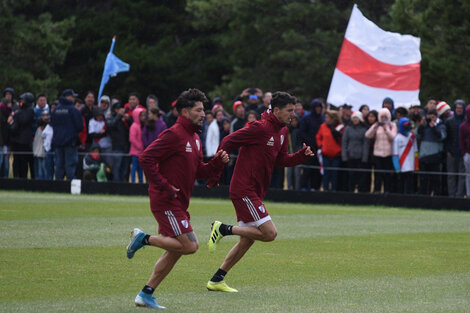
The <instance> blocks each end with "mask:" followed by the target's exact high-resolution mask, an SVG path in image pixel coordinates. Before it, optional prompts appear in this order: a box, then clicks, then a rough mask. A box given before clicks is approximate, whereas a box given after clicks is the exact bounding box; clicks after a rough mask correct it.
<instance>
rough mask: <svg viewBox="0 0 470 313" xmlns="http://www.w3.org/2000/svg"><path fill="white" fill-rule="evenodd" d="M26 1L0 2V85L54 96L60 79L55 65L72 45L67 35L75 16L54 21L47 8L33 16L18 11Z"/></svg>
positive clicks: (63, 57) (60, 62) (61, 60)
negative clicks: (0, 14)
mask: <svg viewBox="0 0 470 313" xmlns="http://www.w3.org/2000/svg"><path fill="white" fill-rule="evenodd" d="M28 3H29V2H28V1H14V2H13V1H12V2H10V1H3V2H1V3H0V11H1V12H2V17H0V47H2V48H1V58H0V86H11V87H14V88H15V89H16V90H17V91H18V92H21V93H22V92H25V91H27V90H31V91H33V92H46V93H48V94H49V95H51V96H55V95H56V92H57V88H58V86H59V83H60V80H61V79H60V75H59V71H58V69H59V66H60V65H62V63H63V62H64V60H65V57H66V53H67V49H68V47H70V45H71V42H72V40H71V38H69V37H68V36H67V35H68V33H69V31H70V30H71V29H72V28H73V26H74V24H75V18H74V17H70V18H66V19H63V20H61V21H53V19H52V15H51V14H50V13H47V12H46V13H41V14H40V15H39V16H37V17H36V16H35V17H32V18H31V17H26V16H25V15H23V14H19V12H21V8H22V6H23V5H27V4H28Z"/></svg>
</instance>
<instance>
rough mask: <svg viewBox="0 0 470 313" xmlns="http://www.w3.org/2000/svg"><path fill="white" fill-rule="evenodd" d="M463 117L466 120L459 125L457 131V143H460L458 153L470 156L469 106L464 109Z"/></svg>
mask: <svg viewBox="0 0 470 313" xmlns="http://www.w3.org/2000/svg"><path fill="white" fill-rule="evenodd" d="M465 116H466V117H467V120H466V121H465V122H463V123H462V125H460V129H459V141H460V153H461V155H462V156H463V155H465V153H469V154H470V105H469V106H467V108H466V109H465Z"/></svg>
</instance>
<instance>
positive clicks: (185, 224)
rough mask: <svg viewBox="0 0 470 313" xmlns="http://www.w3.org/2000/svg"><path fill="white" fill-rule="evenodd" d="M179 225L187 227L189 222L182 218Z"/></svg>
mask: <svg viewBox="0 0 470 313" xmlns="http://www.w3.org/2000/svg"><path fill="white" fill-rule="evenodd" d="M181 225H183V227H184V228H188V226H189V223H188V221H187V220H182V221H181Z"/></svg>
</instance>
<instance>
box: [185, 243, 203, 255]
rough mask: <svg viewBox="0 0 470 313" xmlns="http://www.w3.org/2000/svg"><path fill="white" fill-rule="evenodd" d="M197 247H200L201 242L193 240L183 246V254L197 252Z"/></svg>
mask: <svg viewBox="0 0 470 313" xmlns="http://www.w3.org/2000/svg"><path fill="white" fill-rule="evenodd" d="M197 249H199V244H198V243H197V242H192V243H191V244H188V245H185V246H184V247H183V251H182V253H183V254H193V253H196V251H197Z"/></svg>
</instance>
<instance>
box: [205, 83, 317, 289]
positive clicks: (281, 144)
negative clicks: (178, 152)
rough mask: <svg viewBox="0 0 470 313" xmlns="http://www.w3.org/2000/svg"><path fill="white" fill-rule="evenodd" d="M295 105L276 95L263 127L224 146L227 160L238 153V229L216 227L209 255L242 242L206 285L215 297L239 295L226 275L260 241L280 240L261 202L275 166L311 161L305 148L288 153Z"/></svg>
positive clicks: (254, 126)
mask: <svg viewBox="0 0 470 313" xmlns="http://www.w3.org/2000/svg"><path fill="white" fill-rule="evenodd" d="M295 102H296V99H295V98H294V97H292V96H291V95H289V94H288V93H286V92H275V93H274V94H273V96H272V100H271V107H272V111H271V110H269V109H268V111H267V112H265V113H263V115H262V118H261V120H260V121H255V122H253V123H250V124H249V125H248V126H247V127H245V128H242V129H240V130H238V131H236V132H234V133H232V134H230V135H228V136H227V137H225V138H224V139H223V140H222V142H221V143H220V146H219V149H221V151H226V152H227V153H228V154H230V153H231V152H232V151H234V150H235V149H238V148H240V152H239V155H238V159H237V163H236V165H235V170H234V173H233V176H232V181H231V183H230V199H231V200H232V202H233V206H234V207H235V211H236V213H237V220H238V226H232V225H226V224H223V223H221V222H219V221H215V222H214V223H213V224H212V229H211V234H210V238H209V243H208V245H209V251H210V252H213V251H215V249H216V246H217V243H218V242H219V241H220V239H222V237H224V236H229V235H238V236H240V240H239V241H238V242H237V244H235V246H234V247H233V248H232V250H230V252H229V253H228V254H227V256H226V257H225V260H224V262H223V263H222V265H221V266H220V268H219V269H218V270H217V272H216V273H215V274H214V276H213V277H212V279H211V280H210V281H209V282H208V283H207V289H209V290H211V291H225V292H237V290H236V289H234V288H231V287H229V286H228V285H227V284H226V283H225V281H224V277H225V275H226V274H227V272H228V271H229V270H230V269H231V268H232V267H233V266H234V265H235V264H236V263H237V262H238V261H239V260H240V259H241V258H242V257H243V255H245V253H246V252H247V251H248V249H249V248H250V247H251V245H253V243H254V242H255V241H256V240H258V241H273V240H274V239H275V238H276V236H277V230H276V226H275V225H274V223H273V221H272V220H271V217H270V216H269V214H268V211H267V210H266V207H265V206H264V204H263V202H262V201H263V199H264V197H265V195H266V191H267V189H268V187H269V183H270V181H271V175H272V171H273V168H274V166H277V167H290V166H295V165H298V164H302V163H304V162H305V161H306V160H307V159H308V158H309V157H311V156H313V153H312V150H311V149H310V147H308V146H306V145H305V144H304V145H303V148H302V149H301V150H299V151H298V152H296V153H294V154H288V152H287V151H288V150H287V145H288V142H287V141H288V134H287V133H288V129H287V127H285V126H286V124H288V123H289V122H290V121H291V118H292V117H293V116H294V108H295ZM215 182H216V181H214V180H213V179H212V180H211V181H209V182H208V186H211V185H215Z"/></svg>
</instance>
